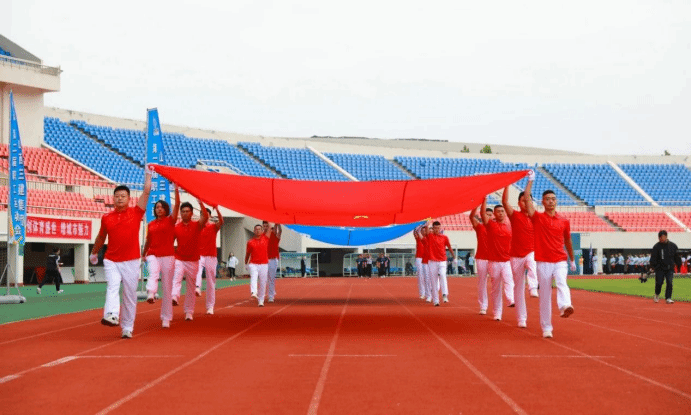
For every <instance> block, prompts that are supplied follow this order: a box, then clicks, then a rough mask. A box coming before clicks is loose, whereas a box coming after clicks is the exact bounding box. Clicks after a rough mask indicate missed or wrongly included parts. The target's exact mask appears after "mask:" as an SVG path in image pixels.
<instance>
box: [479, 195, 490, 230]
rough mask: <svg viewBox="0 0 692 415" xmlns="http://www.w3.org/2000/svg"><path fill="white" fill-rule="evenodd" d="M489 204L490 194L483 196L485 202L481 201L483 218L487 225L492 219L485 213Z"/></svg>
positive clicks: (484, 223)
mask: <svg viewBox="0 0 692 415" xmlns="http://www.w3.org/2000/svg"><path fill="white" fill-rule="evenodd" d="M487 205H488V196H484V197H483V203H481V220H483V225H487V224H488V221H490V219H489V218H488V216H487V215H486V214H485V209H486V206H487Z"/></svg>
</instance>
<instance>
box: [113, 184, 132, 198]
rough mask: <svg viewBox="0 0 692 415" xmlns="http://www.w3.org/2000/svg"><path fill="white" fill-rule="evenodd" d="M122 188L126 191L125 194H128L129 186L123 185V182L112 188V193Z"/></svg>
mask: <svg viewBox="0 0 692 415" xmlns="http://www.w3.org/2000/svg"><path fill="white" fill-rule="evenodd" d="M121 190H124V191H126V192H127V195H128V196H129V195H130V188H129V187H127V186H125V185H124V184H121V185H120V186H116V187H115V189H113V194H116V193H117V192H119V191H121Z"/></svg>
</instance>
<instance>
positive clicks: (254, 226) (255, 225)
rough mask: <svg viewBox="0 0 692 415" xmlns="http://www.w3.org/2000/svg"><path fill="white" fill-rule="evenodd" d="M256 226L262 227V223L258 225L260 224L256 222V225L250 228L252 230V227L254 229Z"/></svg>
mask: <svg viewBox="0 0 692 415" xmlns="http://www.w3.org/2000/svg"><path fill="white" fill-rule="evenodd" d="M258 226H259V227H260V228H261V227H262V225H260V224H259V223H258V224H257V225H255V226H253V227H252V229H253V230H254V229H255V228H256V227H258Z"/></svg>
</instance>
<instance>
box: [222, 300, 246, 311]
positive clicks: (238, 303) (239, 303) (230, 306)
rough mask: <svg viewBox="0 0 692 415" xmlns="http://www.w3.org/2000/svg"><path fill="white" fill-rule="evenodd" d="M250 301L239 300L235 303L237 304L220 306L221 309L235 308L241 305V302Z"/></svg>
mask: <svg viewBox="0 0 692 415" xmlns="http://www.w3.org/2000/svg"><path fill="white" fill-rule="evenodd" d="M248 301H250V300H244V301H238V302H237V303H235V304H231V305H227V306H226V307H221V308H219V310H223V309H226V308H233V307H236V306H239V305H241V304H245V303H247V302H248Z"/></svg>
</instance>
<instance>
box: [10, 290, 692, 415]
mask: <svg viewBox="0 0 692 415" xmlns="http://www.w3.org/2000/svg"><path fill="white" fill-rule="evenodd" d="M449 282H450V302H449V303H447V304H443V305H442V306H441V307H432V306H431V305H430V304H428V303H425V302H422V301H421V300H420V299H418V297H417V294H418V293H417V284H416V281H415V280H414V279H412V278H390V279H376V278H373V279H372V280H367V279H357V278H328V279H326V278H323V279H281V280H278V281H277V290H278V297H277V302H276V303H274V304H267V305H266V306H265V307H264V308H259V307H257V305H256V302H255V301H251V300H249V299H248V294H249V289H248V287H247V286H237V287H229V288H226V289H223V290H219V291H218V292H217V310H216V314H215V315H213V316H207V315H204V314H203V312H204V308H203V307H204V303H203V301H200V300H203V299H198V301H197V310H196V311H197V313H196V315H195V320H194V321H192V322H186V321H182V317H183V315H182V309H181V307H177V308H176V309H175V312H176V315H175V320H174V321H173V324H172V325H171V328H170V329H162V328H160V321H159V318H158V314H159V307H160V303H157V304H154V305H149V304H146V303H140V304H139V305H138V314H137V321H136V323H135V336H134V338H133V339H131V340H124V339H120V338H119V334H120V330H119V328H110V327H105V326H102V325H100V324H99V319H100V317H101V312H100V311H86V312H81V313H74V314H69V315H63V316H55V317H48V318H43V319H38V320H31V321H25V322H18V323H10V324H5V325H2V326H0V339H2V340H0V353H1V354H2V356H3V360H2V362H3V363H2V365H1V366H0V388H1V389H0V390H2V393H1V394H0V408H1V409H0V411H2V413H8V414H15V413H23V414H32V413H47V412H50V413H60V412H66V413H75V414H82V413H84V414H94V413H173V414H174V413H232V414H251V413H252V414H262V413H272V414H277V413H281V414H318V413H319V414H391V413H403V414H427V413H430V414H460V413H463V414H484V415H487V414H488V413H493V414H503V413H529V414H560V413H575V414H608V413H627V414H637V413H641V414H647V413H690V304H689V303H680V302H678V303H675V304H672V305H668V304H664V303H658V304H654V303H653V302H651V300H646V299H642V298H639V297H626V296H619V295H611V294H603V293H591V292H587V291H579V290H573V291H572V298H573V302H574V306H575V314H574V315H572V316H571V317H570V318H569V319H561V318H559V317H557V311H555V314H554V335H555V337H554V338H553V339H543V338H542V337H541V331H540V328H539V326H538V300H537V299H534V298H528V299H527V301H528V304H529V321H528V328H526V329H520V328H517V327H516V320H515V317H514V309H511V308H505V309H504V311H505V314H504V318H503V321H501V322H497V321H493V320H492V318H491V317H490V316H488V315H486V316H481V315H478V314H477V311H478V306H477V302H476V295H475V292H476V291H475V284H476V279H475V278H450V280H449ZM553 295H554V294H553Z"/></svg>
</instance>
